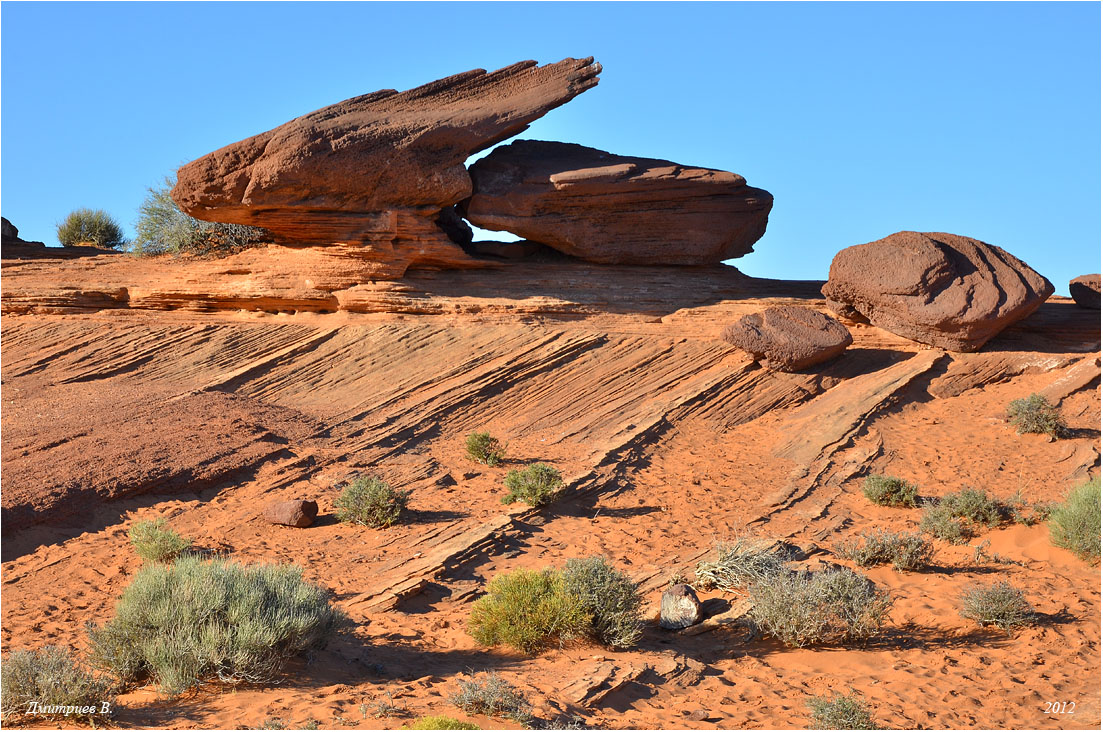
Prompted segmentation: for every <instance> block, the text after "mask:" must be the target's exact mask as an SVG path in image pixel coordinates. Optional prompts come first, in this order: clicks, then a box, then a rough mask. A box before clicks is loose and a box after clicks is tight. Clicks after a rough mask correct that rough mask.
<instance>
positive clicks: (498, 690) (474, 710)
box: [448, 672, 532, 724]
mask: <svg viewBox="0 0 1103 732" xmlns="http://www.w3.org/2000/svg"><path fill="white" fill-rule="evenodd" d="M459 684H460V690H459V692H457V693H455V694H453V695H452V696H450V697H448V701H450V702H451V703H453V704H455V705H456V706H457V707H459V708H460V709H462V710H463V711H465V712H467V713H468V714H485V715H486V716H488V717H508V718H509V719H512V720H513V721H515V722H517V723H519V724H527V723H528V722H530V721H531V720H532V704H530V703H529V701H528V699H526V698H525V695H524V694H522V693H521V692H520V691H519V690H518V689H517V687H515V686H514V685H513V684H511V683H509V682H508V681H506V680H505V679H503V678H502V677H500V676H498V674H496V673H493V672H491V673H488V674H487V675H486V676H485V677H484V678H483V679H482V680H481V681H480V680H478V679H472V680H470V681H463V680H462V679H461V680H460V682H459Z"/></svg>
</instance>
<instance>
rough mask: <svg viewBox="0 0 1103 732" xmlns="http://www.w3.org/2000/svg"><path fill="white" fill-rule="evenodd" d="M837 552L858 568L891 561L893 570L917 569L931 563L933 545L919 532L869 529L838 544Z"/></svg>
mask: <svg viewBox="0 0 1103 732" xmlns="http://www.w3.org/2000/svg"><path fill="white" fill-rule="evenodd" d="M839 555H840V556H842V557H845V558H847V559H849V560H851V561H852V562H854V563H855V564H857V565H858V566H859V567H875V566H877V565H879V564H891V565H892V566H893V567H894V568H895V569H900V570H905V569H909V570H917V569H922V568H924V567H926V566H927V565H929V564H930V563H931V558H932V557H933V556H934V547H933V546H932V545H931V542H929V541H927V539H925V538H924V537H923V535H922V534H908V533H905V532H902V531H901V532H898V533H893V532H891V531H884V530H881V531H873V532H868V533H863V534H862V535H861V537H860V539H856V540H853V541H850V542H847V543H845V544H843V545H842V546H841V547H839Z"/></svg>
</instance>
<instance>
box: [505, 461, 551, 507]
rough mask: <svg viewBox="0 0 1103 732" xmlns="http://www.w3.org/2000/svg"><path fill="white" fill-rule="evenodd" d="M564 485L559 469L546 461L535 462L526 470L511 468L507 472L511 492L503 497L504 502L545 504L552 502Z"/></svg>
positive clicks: (508, 486)
mask: <svg viewBox="0 0 1103 732" xmlns="http://www.w3.org/2000/svg"><path fill="white" fill-rule="evenodd" d="M562 487H563V480H562V478H560V477H559V471H558V470H556V469H555V468H553V467H552V466H550V465H546V464H544V463H535V464H533V465H530V466H528V467H527V468H525V469H524V470H511V471H509V473H507V474H506V488H509V493H508V494H506V496H505V497H504V498H502V503H513V502H514V501H524V502H525V503H527V504H529V505H530V506H543V505H544V504H546V503H551V501H552V499H554V498H555V494H556V492H558V491H559V489H560V488H562Z"/></svg>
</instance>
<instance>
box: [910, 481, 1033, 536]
mask: <svg viewBox="0 0 1103 732" xmlns="http://www.w3.org/2000/svg"><path fill="white" fill-rule="evenodd" d="M1011 515H1012V511H1011V509H1010V507H1009V506H1007V505H1006V504H1005V503H1003V502H1002V501H1000V500H999V499H996V498H989V497H988V494H987V493H985V491H984V490H977V489H975V488H963V489H962V490H960V491H958V492H957V493H947V494H946V495H945V496H943V497H942V498H941V499H939V501H938V502H937V503H935V504H933V505H930V506H927V507H926V508H925V509H923V517H922V519H920V522H919V530H920V531H922V532H924V533H927V534H930V535H931V536H933V537H935V538H937V539H942V540H943V541H948V542H950V543H951V544H964V543H965V542H966V541H968V540H969V539H970V538H972V537H974V536H976V535H977V531H978V529H979V528H981V527H987V528H992V527H994V526H999V525H1000V524H1002V523H1004V522H1005V521H1007V520H1008V519H1009V518H1010V517H1011Z"/></svg>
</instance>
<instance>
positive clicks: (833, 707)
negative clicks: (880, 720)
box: [808, 693, 880, 729]
mask: <svg viewBox="0 0 1103 732" xmlns="http://www.w3.org/2000/svg"><path fill="white" fill-rule="evenodd" d="M808 709H809V711H811V712H812V724H811V725H809V729H880V728H879V727H878V726H877V723H876V722H874V721H873V716H872V715H871V714H870V713H869V707H867V706H866V703H865V701H864V700H863V699H862V697H860V696H858V695H857V694H854V693H851V694H835V695H834V696H831V697H826V696H814V697H812V698H811V699H809V700H808Z"/></svg>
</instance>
